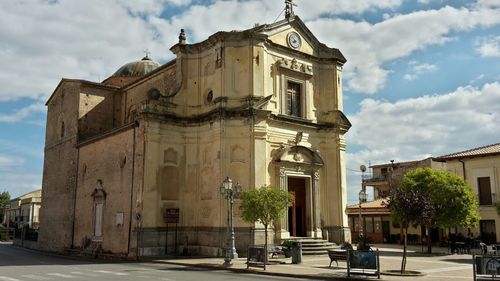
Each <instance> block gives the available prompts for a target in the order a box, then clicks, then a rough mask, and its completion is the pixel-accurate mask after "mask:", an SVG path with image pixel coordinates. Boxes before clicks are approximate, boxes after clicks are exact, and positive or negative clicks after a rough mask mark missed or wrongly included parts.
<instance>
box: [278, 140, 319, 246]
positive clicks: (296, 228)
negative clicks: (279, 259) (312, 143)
mask: <svg viewBox="0 0 500 281" xmlns="http://www.w3.org/2000/svg"><path fill="white" fill-rule="evenodd" d="M274 164H275V165H276V168H277V171H278V175H279V187H280V189H282V190H285V191H287V192H289V193H291V194H293V195H294V198H295V199H294V201H293V202H292V204H291V205H290V206H289V207H288V212H287V213H286V215H285V217H284V218H283V219H282V220H281V221H280V223H279V229H281V230H280V232H279V233H277V235H278V236H279V238H281V239H283V238H288V237H315V238H316V237H321V226H320V206H319V204H320V202H319V198H318V197H319V186H320V184H319V179H320V173H319V171H320V168H321V167H322V166H323V160H322V159H321V157H319V155H318V154H317V153H316V152H314V151H312V150H310V149H309V148H306V147H303V146H292V147H289V148H283V149H282V150H281V151H279V153H277V156H276V158H275V163H274Z"/></svg>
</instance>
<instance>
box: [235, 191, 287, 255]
mask: <svg viewBox="0 0 500 281" xmlns="http://www.w3.org/2000/svg"><path fill="white" fill-rule="evenodd" d="M240 198H241V204H240V209H241V211H242V213H241V217H242V218H243V220H244V221H246V222H249V223H256V222H260V223H261V224H262V225H263V226H264V233H265V242H264V253H266V254H265V260H264V263H265V264H267V236H268V234H267V227H268V226H269V225H270V224H272V223H273V222H274V221H276V220H278V219H280V218H281V217H282V216H283V215H284V214H285V211H286V210H287V207H288V205H289V204H290V202H292V200H293V196H292V195H291V194H289V193H288V192H286V191H284V190H280V189H278V188H275V187H271V186H263V187H261V188H259V189H256V188H255V189H250V190H247V191H243V192H242V193H241V196H240Z"/></svg>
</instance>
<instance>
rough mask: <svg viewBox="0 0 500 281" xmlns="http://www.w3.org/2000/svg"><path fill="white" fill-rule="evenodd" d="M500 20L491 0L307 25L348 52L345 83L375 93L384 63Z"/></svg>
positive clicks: (384, 72)
mask: <svg viewBox="0 0 500 281" xmlns="http://www.w3.org/2000/svg"><path fill="white" fill-rule="evenodd" d="M497 24H500V9H498V8H496V7H494V6H492V5H479V4H476V5H472V6H470V7H468V8H454V7H450V6H446V7H443V8H441V9H438V10H427V11H416V12H413V13H409V14H404V15H395V16H393V17H390V18H386V19H385V20H384V21H382V22H380V23H376V24H371V23H368V22H355V21H352V20H343V19H326V18H320V19H317V20H312V21H310V22H307V25H308V26H309V27H310V28H311V30H312V31H313V32H314V33H315V34H316V35H317V36H318V38H319V39H320V40H322V41H324V42H325V43H327V45H329V46H332V47H337V48H339V49H340V50H341V51H342V52H343V53H344V54H345V56H346V57H347V64H346V67H345V72H346V79H347V85H348V87H349V88H350V89H351V90H353V91H356V92H362V93H368V94H373V93H376V92H377V91H379V90H380V89H382V88H383V87H384V85H385V82H386V80H387V77H388V74H389V73H390V70H388V69H386V68H385V67H384V64H386V63H388V62H391V61H394V60H397V59H400V58H404V57H407V56H409V55H410V54H412V53H414V52H415V51H418V50H423V49H425V48H427V47H429V46H432V45H439V44H444V43H446V42H448V41H450V40H452V37H451V36H454V33H455V32H460V31H470V30H473V29H475V28H480V27H489V26H493V25H497Z"/></svg>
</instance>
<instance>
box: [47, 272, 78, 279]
mask: <svg viewBox="0 0 500 281" xmlns="http://www.w3.org/2000/svg"><path fill="white" fill-rule="evenodd" d="M47 275H50V276H57V277H62V278H76V276H73V275H69V274H62V273H47Z"/></svg>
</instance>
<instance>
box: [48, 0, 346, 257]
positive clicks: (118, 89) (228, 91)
mask: <svg viewBox="0 0 500 281" xmlns="http://www.w3.org/2000/svg"><path fill="white" fill-rule="evenodd" d="M170 51H172V52H173V53H174V54H175V58H174V59H173V60H172V61H170V62H167V63H166V64H163V65H160V64H158V63H156V62H154V61H153V60H152V59H151V58H150V57H148V56H147V55H146V57H144V58H143V59H142V60H139V61H135V62H131V63H128V64H125V65H124V66H123V67H121V68H120V69H118V70H117V71H116V72H115V73H114V74H113V75H111V76H110V77H109V78H107V79H105V80H104V81H102V82H91V81H85V80H78V79H62V80H61V82H60V83H59V85H58V86H57V87H56V89H55V90H54V92H53V94H52V95H51V97H50V98H49V99H48V101H47V103H46V105H47V108H48V115H47V127H46V142H45V159H44V172H43V203H42V208H41V226H40V233H39V248H40V249H42V250H47V251H55V252H61V251H66V250H68V249H71V250H72V251H95V250H97V249H98V250H99V251H101V252H103V253H109V254H114V255H119V256H124V257H129V258H137V257H140V256H156V255H162V254H166V253H168V254H177V253H187V254H190V255H210V256H221V255H222V253H223V252H222V251H223V250H222V249H224V248H225V243H226V234H227V232H226V228H227V208H228V206H227V203H226V199H225V198H224V196H223V195H221V192H220V187H221V185H222V182H223V181H224V179H225V178H226V177H230V178H231V179H232V181H233V182H234V183H235V184H236V183H239V185H240V186H241V187H242V189H243V190H248V189H252V188H259V187H261V186H265V185H268V186H272V187H274V188H279V189H281V190H285V191H288V192H290V193H293V194H294V195H295V200H294V202H293V203H292V204H291V205H290V206H289V210H288V212H287V213H286V214H285V216H284V218H283V219H281V220H280V221H278V222H275V224H274V226H273V228H272V229H271V233H272V235H270V238H269V242H270V243H275V244H279V243H280V241H282V240H283V239H287V238H290V237H310V238H322V239H327V240H329V241H332V242H337V243H340V242H342V241H345V240H347V241H349V240H350V232H349V228H348V223H347V216H346V213H345V209H346V201H347V200H346V195H347V194H346V174H345V164H344V161H345V159H344V158H345V141H344V134H345V133H346V132H347V131H348V130H349V128H350V127H351V124H350V122H349V120H348V119H347V118H346V117H345V115H344V114H343V113H342V67H343V65H344V63H345V62H346V59H345V58H344V56H343V55H342V53H341V52H340V51H339V50H338V49H336V48H330V47H327V46H326V45H325V44H323V43H321V42H319V41H318V39H317V38H316V37H315V36H314V34H312V33H311V31H310V30H309V29H308V28H307V27H306V26H305V24H304V23H303V21H302V20H301V19H300V18H299V17H298V16H296V15H294V13H293V10H292V7H291V6H287V11H286V16H285V19H283V20H281V21H277V22H275V23H273V24H264V25H257V26H255V27H253V28H250V29H247V30H243V31H231V32H222V31H221V32H217V33H215V34H213V35H211V36H209V37H208V38H207V39H206V40H204V41H202V42H199V43H194V44H188V43H187V40H186V34H185V33H184V31H181V33H180V35H179V42H178V43H177V44H175V45H174V46H172V47H171V48H170ZM238 206H239V202H238V199H236V200H235V208H234V230H235V240H236V249H238V252H240V251H241V252H243V253H244V252H245V251H246V249H247V246H248V245H250V244H262V243H263V242H264V241H263V240H264V229H263V227H262V225H260V224H255V225H252V224H249V223H246V222H244V221H243V220H242V219H241V217H240V210H239V209H238ZM167 209H174V210H177V215H178V223H176V224H166V221H165V216H164V214H165V210H167Z"/></svg>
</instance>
